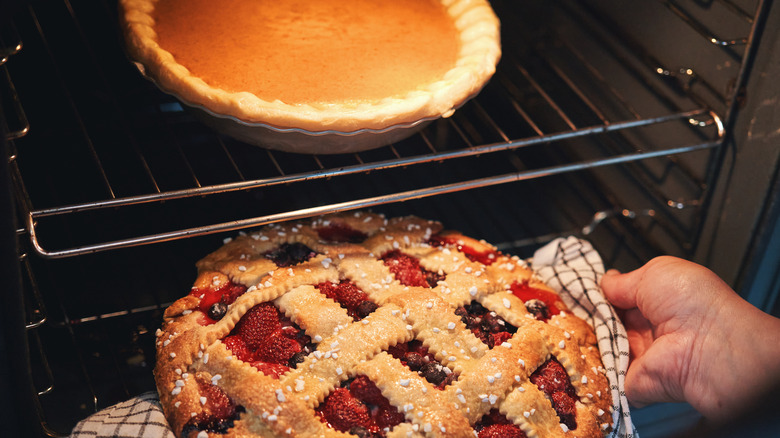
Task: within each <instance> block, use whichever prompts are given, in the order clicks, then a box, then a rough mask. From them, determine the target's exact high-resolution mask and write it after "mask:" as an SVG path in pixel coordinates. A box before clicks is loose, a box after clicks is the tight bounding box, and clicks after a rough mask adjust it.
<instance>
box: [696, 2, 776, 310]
mask: <svg viewBox="0 0 780 438" xmlns="http://www.w3.org/2000/svg"><path fill="white" fill-rule="evenodd" d="M778 23H780V7H779V6H778V5H777V4H774V5H773V6H772V7H771V9H770V11H769V14H768V17H767V26H766V27H765V29H764V32H763V35H762V36H761V40H760V42H759V46H758V51H757V54H756V57H755V62H754V64H753V66H752V71H751V75H750V80H749V81H748V83H747V88H746V90H745V91H744V96H745V97H744V101H743V104H742V105H741V106H740V107H739V109H738V113H737V117H736V120H735V123H734V126H733V129H732V136H731V139H730V141H729V142H728V143H727V148H726V150H725V156H724V161H723V166H722V171H721V172H720V175H719V178H718V180H717V183H716V185H715V187H714V188H713V197H712V205H711V206H710V207H709V214H708V216H707V220H706V221H705V223H704V227H703V231H702V238H701V239H700V244H699V246H698V248H697V250H696V253H695V257H694V260H695V261H697V262H699V263H702V264H704V265H705V266H708V267H710V268H711V269H712V270H713V271H715V272H716V273H717V274H719V275H720V276H721V277H722V278H724V279H725V280H726V281H727V282H728V283H729V284H731V285H733V286H735V287H736V288H737V289H739V290H742V291H743V294H744V295H746V296H748V295H749V296H750V300H751V302H753V303H754V304H757V305H759V306H762V307H763V308H765V309H768V308H769V307H768V306H769V305H770V303H771V302H773V298H772V296H775V297H776V296H777V294H778V291H777V290H776V287H777V286H775V287H774V290H772V286H770V284H771V280H768V279H763V278H761V279H755V277H756V276H757V275H758V276H759V277H761V276H763V275H770V274H769V273H771V272H772V271H773V270H774V271H775V272H777V268H778V266H779V265H778V264H777V262H776V261H775V262H772V261H771V260H773V259H776V258H777V253H778V251H780V249H778V248H780V246H777V245H773V246H770V245H768V242H770V240H771V238H772V235H773V233H775V234H777V228H778V226H779V225H778V223H777V210H778V187H777V185H778V173H779V172H780V81H778V80H777V78H778V77H780V26H777V24H778ZM735 261H736V262H735ZM763 263H769V265H765V264H763ZM771 265H774V268H775V269H772V268H771V267H770V266H771ZM762 266H763V267H762ZM759 284H760V285H761V286H759ZM753 287H756V288H758V289H753ZM760 289H764V291H763V292H762V291H761V290H760Z"/></svg>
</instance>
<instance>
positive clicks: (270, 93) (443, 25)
mask: <svg viewBox="0 0 780 438" xmlns="http://www.w3.org/2000/svg"><path fill="white" fill-rule="evenodd" d="M120 6H121V12H120V17H121V19H122V22H123V28H124V33H125V37H126V41H127V49H128V52H129V53H130V55H131V57H132V58H133V59H134V60H135V61H137V62H138V63H140V64H141V65H142V68H143V70H144V72H145V74H146V75H148V76H149V77H150V78H152V79H153V80H154V81H156V82H157V84H158V85H159V86H160V87H161V88H162V89H164V90H166V91H168V92H170V93H172V94H174V95H176V96H177V97H179V98H180V99H182V100H183V101H185V102H187V103H189V104H192V105H197V106H202V107H204V108H206V109H207V110H209V111H211V112H213V113H216V114H219V115H225V116H232V117H235V118H237V119H239V120H241V121H243V122H249V123H264V124H268V125H272V126H275V127H279V128H300V129H305V130H309V131H325V130H335V131H340V132H353V131H356V130H361V129H377V130H379V129H384V128H387V127H390V126H394V125H398V124H407V123H411V122H416V121H418V120H421V119H426V118H432V117H439V116H445V117H446V116H449V115H450V114H451V113H452V111H454V109H456V108H457V107H458V106H459V105H461V104H462V103H463V102H464V101H466V100H467V99H468V98H470V97H472V96H473V95H474V94H476V93H477V92H478V91H479V90H480V89H481V88H482V86H483V85H484V84H485V83H486V82H487V81H488V80H489V79H490V77H491V76H492V74H493V73H494V72H495V66H496V63H497V62H498V59H499V58H500V56H501V49H500V41H499V40H500V37H499V23H498V19H497V18H496V16H495V14H494V13H493V11H492V9H491V7H490V5H489V4H488V2H487V1H485V0H395V1H392V2H388V1H384V0H381V1H380V0H318V1H316V2H314V1H310V0H275V1H267V0H266V1H243V0H220V1H213V0H120Z"/></svg>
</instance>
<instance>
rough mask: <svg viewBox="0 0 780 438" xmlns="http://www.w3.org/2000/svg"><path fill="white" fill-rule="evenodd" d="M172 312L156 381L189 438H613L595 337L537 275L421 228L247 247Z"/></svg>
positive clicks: (380, 223)
mask: <svg viewBox="0 0 780 438" xmlns="http://www.w3.org/2000/svg"><path fill="white" fill-rule="evenodd" d="M197 267H198V271H199V274H198V277H197V280H196V281H195V284H194V285H193V287H192V290H191V291H190V293H189V295H187V296H185V297H183V298H180V299H179V300H177V301H176V302H174V303H173V304H172V305H171V306H170V307H169V308H168V309H166V311H165V315H164V318H165V321H164V325H163V327H162V329H161V330H160V331H158V337H157V365H156V368H155V379H156V382H157V388H158V392H159V395H160V400H161V403H162V407H163V410H164V412H165V415H166V417H167V418H168V420H169V422H170V425H171V427H172V428H173V431H174V432H175V434H176V435H177V436H179V437H188V438H193V437H198V438H203V437H209V436H210V437H220V436H226V437H228V436H242V437H245V436H260V437H316V436H323V437H331V436H332V437H339V436H341V437H348V436H358V437H373V438H376V437H423V436H438V437H474V436H477V437H479V438H491V437H527V438H532V437H569V436H571V437H600V436H603V435H605V434H607V433H608V432H609V431H610V429H611V423H612V418H611V414H610V411H611V404H612V400H611V392H610V390H609V387H608V382H607V379H606V377H605V375H604V369H603V367H602V363H601V361H600V354H599V350H598V348H597V347H596V337H595V335H594V332H593V330H592V329H591V328H590V326H588V324H587V323H586V322H585V321H583V320H581V319H579V318H577V317H576V316H574V315H573V314H571V313H570V312H568V311H567V308H566V306H565V305H564V303H563V302H562V301H561V300H560V299H559V297H558V295H557V294H556V293H555V292H554V291H553V290H552V289H550V288H549V287H548V286H546V285H545V284H544V283H542V282H541V281H540V280H538V279H537V278H536V277H535V275H534V273H533V272H532V271H531V270H530V269H529V268H528V267H527V266H526V264H525V263H524V262H523V261H522V260H520V259H518V258H517V257H510V256H507V255H505V254H502V253H501V252H499V251H497V250H496V249H495V248H494V247H493V246H491V245H489V244H487V243H485V242H483V241H478V240H475V239H471V238H469V237H466V236H463V235H461V234H460V233H458V232H454V231H443V229H442V225H441V224H440V223H438V222H433V221H427V220H423V219H420V218H417V217H403V218H394V219H389V220H388V219H385V218H384V217H383V216H381V215H377V214H372V213H366V212H358V213H349V214H339V215H331V216H324V217H320V218H316V219H313V220H310V221H306V222H296V223H282V224H278V225H270V226H266V227H264V228H262V229H259V230H257V231H252V232H249V233H245V234H241V235H240V236H238V237H237V238H235V239H233V240H231V241H229V242H227V243H226V244H225V245H224V246H223V247H222V248H220V249H219V250H217V251H216V252H214V253H212V254H210V255H208V256H207V257H205V258H204V259H202V260H201V261H199V262H198V264H197Z"/></svg>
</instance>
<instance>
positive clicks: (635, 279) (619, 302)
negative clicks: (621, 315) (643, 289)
mask: <svg viewBox="0 0 780 438" xmlns="http://www.w3.org/2000/svg"><path fill="white" fill-rule="evenodd" d="M643 269H644V267H642V268H639V269H637V270H635V271H631V272H629V273H626V274H621V273H620V272H618V271H616V270H614V269H610V270H609V271H607V272H606V273H605V274H604V276H602V277H601V289H602V290H603V291H604V296H606V297H607V300H609V301H610V302H611V303H612V304H613V305H614V306H615V307H618V308H621V309H632V308H634V307H636V306H637V304H636V291H637V287H638V286H639V281H640V280H641V278H642V271H643Z"/></svg>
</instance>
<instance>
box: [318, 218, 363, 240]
mask: <svg viewBox="0 0 780 438" xmlns="http://www.w3.org/2000/svg"><path fill="white" fill-rule="evenodd" d="M317 234H318V235H319V236H320V239H322V240H324V241H326V242H349V243H360V242H362V241H364V240H366V238H368V235H367V234H366V233H364V232H362V231H358V230H356V229H354V228H351V227H350V226H348V225H345V224H336V223H331V224H329V225H328V226H326V227H322V228H318V229H317Z"/></svg>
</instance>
